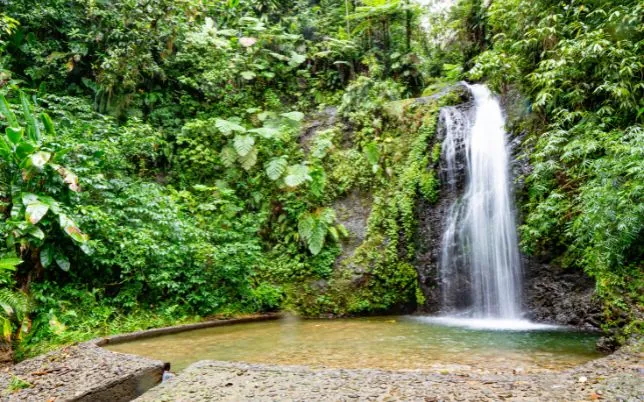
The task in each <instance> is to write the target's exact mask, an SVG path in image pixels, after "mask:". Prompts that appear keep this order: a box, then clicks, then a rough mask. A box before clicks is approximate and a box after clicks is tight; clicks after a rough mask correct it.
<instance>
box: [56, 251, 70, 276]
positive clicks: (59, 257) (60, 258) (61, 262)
mask: <svg viewBox="0 0 644 402" xmlns="http://www.w3.org/2000/svg"><path fill="white" fill-rule="evenodd" d="M55 259H56V264H58V266H59V267H60V269H62V270H63V271H65V272H67V271H69V268H71V264H70V262H69V258H67V256H66V255H64V254H62V253H56V257H55Z"/></svg>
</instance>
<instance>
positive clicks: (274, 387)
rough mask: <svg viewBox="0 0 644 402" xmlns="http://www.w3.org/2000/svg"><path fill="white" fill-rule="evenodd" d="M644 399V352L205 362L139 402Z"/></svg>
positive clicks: (635, 349)
mask: <svg viewBox="0 0 644 402" xmlns="http://www.w3.org/2000/svg"><path fill="white" fill-rule="evenodd" d="M212 400H217V401H354V400H364V401H399V400H409V401H499V400H509V401H566V402H568V401H592V400H599V401H602V400H603V401H644V366H643V364H642V347H641V346H634V345H632V346H630V347H625V348H623V349H622V350H620V351H618V352H617V353H615V354H613V355H610V356H608V357H605V358H602V359H598V360H595V361H592V362H590V363H587V364H585V365H582V366H579V367H576V368H574V369H570V370H567V371H564V372H549V373H543V374H520V373H519V374H501V375H499V374H486V373H476V374H468V373H466V372H463V373H461V374H453V373H452V374H444V375H443V374H438V373H427V372H419V371H406V372H400V371H398V372H390V371H381V370H345V369H320V370H316V369H310V368H306V367H299V366H281V367H280V366H269V365H255V364H244V363H229V362H220V361H201V362H197V363H195V364H193V365H192V366H190V367H188V368H187V369H186V370H184V371H183V372H182V373H181V374H180V375H179V376H177V377H175V378H173V379H172V380H170V381H168V382H165V383H163V384H161V385H159V386H157V387H155V388H153V389H152V390H150V391H148V392H147V393H146V394H144V395H143V396H141V397H140V398H138V399H137V401H138V402H152V401H154V402H159V401H191V402H192V401H212Z"/></svg>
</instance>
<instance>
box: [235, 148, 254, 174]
mask: <svg viewBox="0 0 644 402" xmlns="http://www.w3.org/2000/svg"><path fill="white" fill-rule="evenodd" d="M239 163H241V165H242V168H244V170H250V169H252V167H253V166H255V164H256V163H257V148H255V147H253V148H251V150H250V152H248V153H247V154H246V155H244V156H240V157H239Z"/></svg>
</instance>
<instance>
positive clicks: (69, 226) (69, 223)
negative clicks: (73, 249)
mask: <svg viewBox="0 0 644 402" xmlns="http://www.w3.org/2000/svg"><path fill="white" fill-rule="evenodd" d="M58 221H59V222H58V223H59V224H60V227H61V228H63V230H64V231H65V233H67V235H68V236H69V237H71V238H72V239H73V240H74V241H77V242H79V243H85V242H87V240H89V238H88V236H87V235H86V234H84V233H83V232H81V230H80V229H79V227H78V225H76V222H74V221H73V220H72V219H71V218H70V217H68V216H67V215H65V214H60V215H58Z"/></svg>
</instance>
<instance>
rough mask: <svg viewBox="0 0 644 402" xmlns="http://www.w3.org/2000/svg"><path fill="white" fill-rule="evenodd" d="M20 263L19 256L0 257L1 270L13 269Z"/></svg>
mask: <svg viewBox="0 0 644 402" xmlns="http://www.w3.org/2000/svg"><path fill="white" fill-rule="evenodd" d="M20 263H22V260H21V259H20V258H11V257H8V258H1V259H0V269H3V270H8V271H15V270H16V266H18V265H19V264H20Z"/></svg>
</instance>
